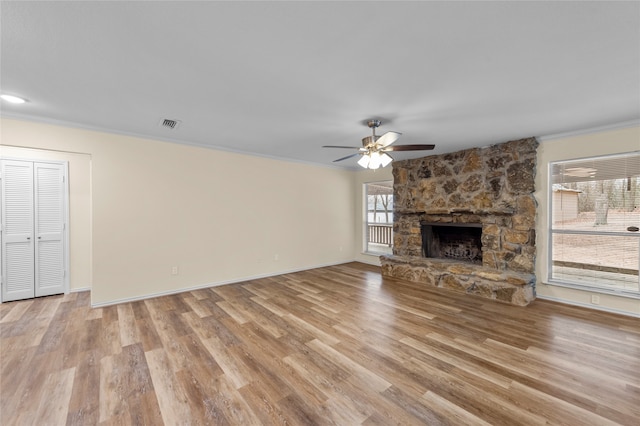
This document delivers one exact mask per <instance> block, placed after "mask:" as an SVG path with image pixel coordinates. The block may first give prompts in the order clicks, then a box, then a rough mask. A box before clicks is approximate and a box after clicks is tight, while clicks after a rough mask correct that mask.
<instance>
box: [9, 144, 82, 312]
mask: <svg viewBox="0 0 640 426" xmlns="http://www.w3.org/2000/svg"><path fill="white" fill-rule="evenodd" d="M0 160H10V161H24V162H29V163H32V164H34V165H35V164H36V163H40V164H56V165H61V166H62V168H63V179H64V182H63V185H62V187H63V191H62V197H63V201H62V204H63V221H64V223H63V231H62V234H63V254H62V256H63V268H64V272H63V273H64V276H63V294H68V293H69V281H70V279H69V276H70V271H69V162H68V161H55V160H41V159H34V158H18V157H0ZM34 186H35V181H34ZM34 193H35V188H34ZM1 203H2V200H0V204H1ZM34 205H35V200H34ZM34 215H35V211H34ZM34 219H35V216H34ZM34 230H35V223H34ZM34 236H35V234H34ZM2 238H4V235H3V233H0V242H2V243H3V241H2ZM34 244H35V242H34ZM2 247H3V244H0V258H2V252H1V250H2ZM34 260H35V253H34ZM3 266H4V265H3ZM34 268H35V263H34ZM0 273H1V272H0ZM2 278H3V286H4V285H5V283H4V277H2ZM36 286H37V283H36V282H35V269H34V292H35V288H36ZM2 293H3V292H1V291H0V303H2V302H4V300H3V297H2ZM34 294H35V293H34ZM36 297H37V296H36Z"/></svg>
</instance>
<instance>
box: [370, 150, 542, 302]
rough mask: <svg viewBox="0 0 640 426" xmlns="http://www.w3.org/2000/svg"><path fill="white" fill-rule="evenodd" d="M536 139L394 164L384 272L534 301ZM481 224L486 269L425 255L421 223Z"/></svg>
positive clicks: (491, 295) (501, 297)
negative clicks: (389, 244) (390, 231)
mask: <svg viewBox="0 0 640 426" xmlns="http://www.w3.org/2000/svg"><path fill="white" fill-rule="evenodd" d="M537 146H538V142H537V141H536V140H535V138H528V139H522V140H517V141H511V142H506V143H503V144H499V145H493V146H490V147H487V148H476V149H469V150H464V151H459V152H455V153H451V154H444V155H438V156H430V157H424V158H418V159H412V160H405V161H398V162H394V163H393V176H394V226H393V231H394V249H393V253H394V254H393V256H382V257H381V261H382V272H383V275H385V276H392V277H398V278H403V279H409V280H412V281H420V282H425V283H426V284H430V285H435V286H438V287H447V288H452V289H455V290H458V291H465V292H467V293H473V294H478V295H481V296H484V297H488V298H490V299H496V300H501V301H505V302H509V303H513V304H517V305H526V304H528V303H529V302H530V301H531V300H533V299H534V298H535V292H534V286H535V276H534V275H533V274H534V266H535V214H536V201H535V198H534V196H533V192H534V178H535V170H536V148H537ZM422 221H424V222H443V223H481V224H482V266H479V265H472V264H466V263H464V262H460V261H454V260H443V259H426V258H424V257H422V237H421V233H420V222H422Z"/></svg>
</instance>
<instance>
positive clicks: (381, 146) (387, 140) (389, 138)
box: [323, 120, 435, 169]
mask: <svg viewBox="0 0 640 426" xmlns="http://www.w3.org/2000/svg"><path fill="white" fill-rule="evenodd" d="M381 124H382V122H381V121H380V120H369V121H367V126H369V128H370V129H371V131H372V132H373V134H372V135H371V136H367V137H365V138H362V147H353V146H341V145H324V146H323V148H344V149H357V150H358V151H359V152H357V153H355V154H351V155H347V156H346V157H342V158H338V159H337V160H333V162H334V163H337V162H338V161H342V160H346V159H348V158H352V157H355V156H356V155H361V156H362V158H361V159H360V160H358V164H359V165H361V166H362V167H364V168H365V169H377V168H379V167H385V166H387V165H389V163H391V162H392V161H393V158H392V157H391V156H390V155H389V154H387V152H390V151H422V150H429V149H433V148H434V147H435V145H395V146H391V144H393V143H394V142H395V141H397V140H398V138H399V137H400V136H401V135H402V133H398V132H386V133H384V134H383V135H380V136H378V135H376V128H377V127H380V125H381Z"/></svg>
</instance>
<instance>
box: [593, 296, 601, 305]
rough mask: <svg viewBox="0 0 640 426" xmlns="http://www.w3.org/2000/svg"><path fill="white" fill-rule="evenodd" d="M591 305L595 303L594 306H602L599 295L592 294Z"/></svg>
mask: <svg viewBox="0 0 640 426" xmlns="http://www.w3.org/2000/svg"><path fill="white" fill-rule="evenodd" d="M591 303H593V304H594V305H599V304H600V296H599V295H597V294H592V295H591Z"/></svg>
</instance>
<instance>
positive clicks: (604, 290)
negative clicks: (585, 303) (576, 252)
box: [542, 280, 640, 299]
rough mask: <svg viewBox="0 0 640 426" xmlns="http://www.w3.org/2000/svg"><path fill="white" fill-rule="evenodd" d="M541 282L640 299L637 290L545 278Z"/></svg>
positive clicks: (639, 292) (639, 293)
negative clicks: (545, 279)
mask: <svg viewBox="0 0 640 426" xmlns="http://www.w3.org/2000/svg"><path fill="white" fill-rule="evenodd" d="M542 284H546V285H550V286H556V287H565V288H572V289H574V290H581V291H588V292H591V293H601V294H610V295H613V296H619V297H626V298H629V299H640V291H638V290H622V289H609V288H604V287H597V286H590V285H587V284H578V283H570V282H565V281H558V280H547V281H545V282H543V283H542Z"/></svg>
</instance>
